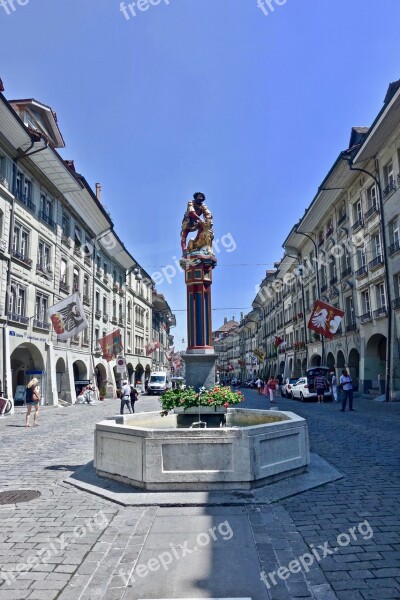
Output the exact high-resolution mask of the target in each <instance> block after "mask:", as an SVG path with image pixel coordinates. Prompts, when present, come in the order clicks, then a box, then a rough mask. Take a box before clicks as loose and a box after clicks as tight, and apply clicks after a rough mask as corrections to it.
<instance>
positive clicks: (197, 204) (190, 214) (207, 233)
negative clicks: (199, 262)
mask: <svg viewBox="0 0 400 600" xmlns="http://www.w3.org/2000/svg"><path fill="white" fill-rule="evenodd" d="M205 199H206V197H205V195H204V194H203V193H202V192H196V193H195V194H193V200H190V201H189V202H188V205H187V209H186V212H185V214H184V217H183V221H182V229H181V247H182V253H183V256H186V255H187V254H188V253H190V252H193V251H194V250H201V249H202V248H205V247H206V248H207V251H208V252H210V253H212V242H213V239H214V231H213V222H212V214H211V213H210V211H209V210H208V208H207V206H206V205H205V204H204V201H205ZM201 217H203V219H202V218H201ZM192 231H197V236H196V237H195V238H194V239H192V240H190V241H189V244H188V247H186V240H187V236H188V234H189V232H192Z"/></svg>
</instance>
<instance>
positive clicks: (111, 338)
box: [99, 329, 123, 362]
mask: <svg viewBox="0 0 400 600" xmlns="http://www.w3.org/2000/svg"><path fill="white" fill-rule="evenodd" d="M99 344H100V347H101V349H102V352H103V358H104V359H105V360H106V361H107V362H110V360H112V359H113V358H114V357H115V356H117V355H118V354H119V353H120V352H122V349H123V346H122V336H121V330H120V329H115V331H112V332H111V333H108V334H107V335H105V336H104V337H102V338H99Z"/></svg>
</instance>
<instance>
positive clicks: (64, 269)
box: [60, 258, 68, 284]
mask: <svg viewBox="0 0 400 600" xmlns="http://www.w3.org/2000/svg"><path fill="white" fill-rule="evenodd" d="M67 279H68V263H67V261H66V260H65V259H64V258H62V259H61V264H60V281H61V282H62V283H65V284H66V283H67Z"/></svg>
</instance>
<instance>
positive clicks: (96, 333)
mask: <svg viewBox="0 0 400 600" xmlns="http://www.w3.org/2000/svg"><path fill="white" fill-rule="evenodd" d="M99 337H100V329H99V328H98V327H96V328H95V330H94V341H95V346H96V348H98V346H99Z"/></svg>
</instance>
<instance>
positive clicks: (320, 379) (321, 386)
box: [314, 375, 329, 404]
mask: <svg viewBox="0 0 400 600" xmlns="http://www.w3.org/2000/svg"><path fill="white" fill-rule="evenodd" d="M314 387H315V388H316V390H317V400H318V404H323V402H324V394H325V390H329V383H328V380H327V379H326V377H324V376H323V375H317V376H316V378H315V380H314Z"/></svg>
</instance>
